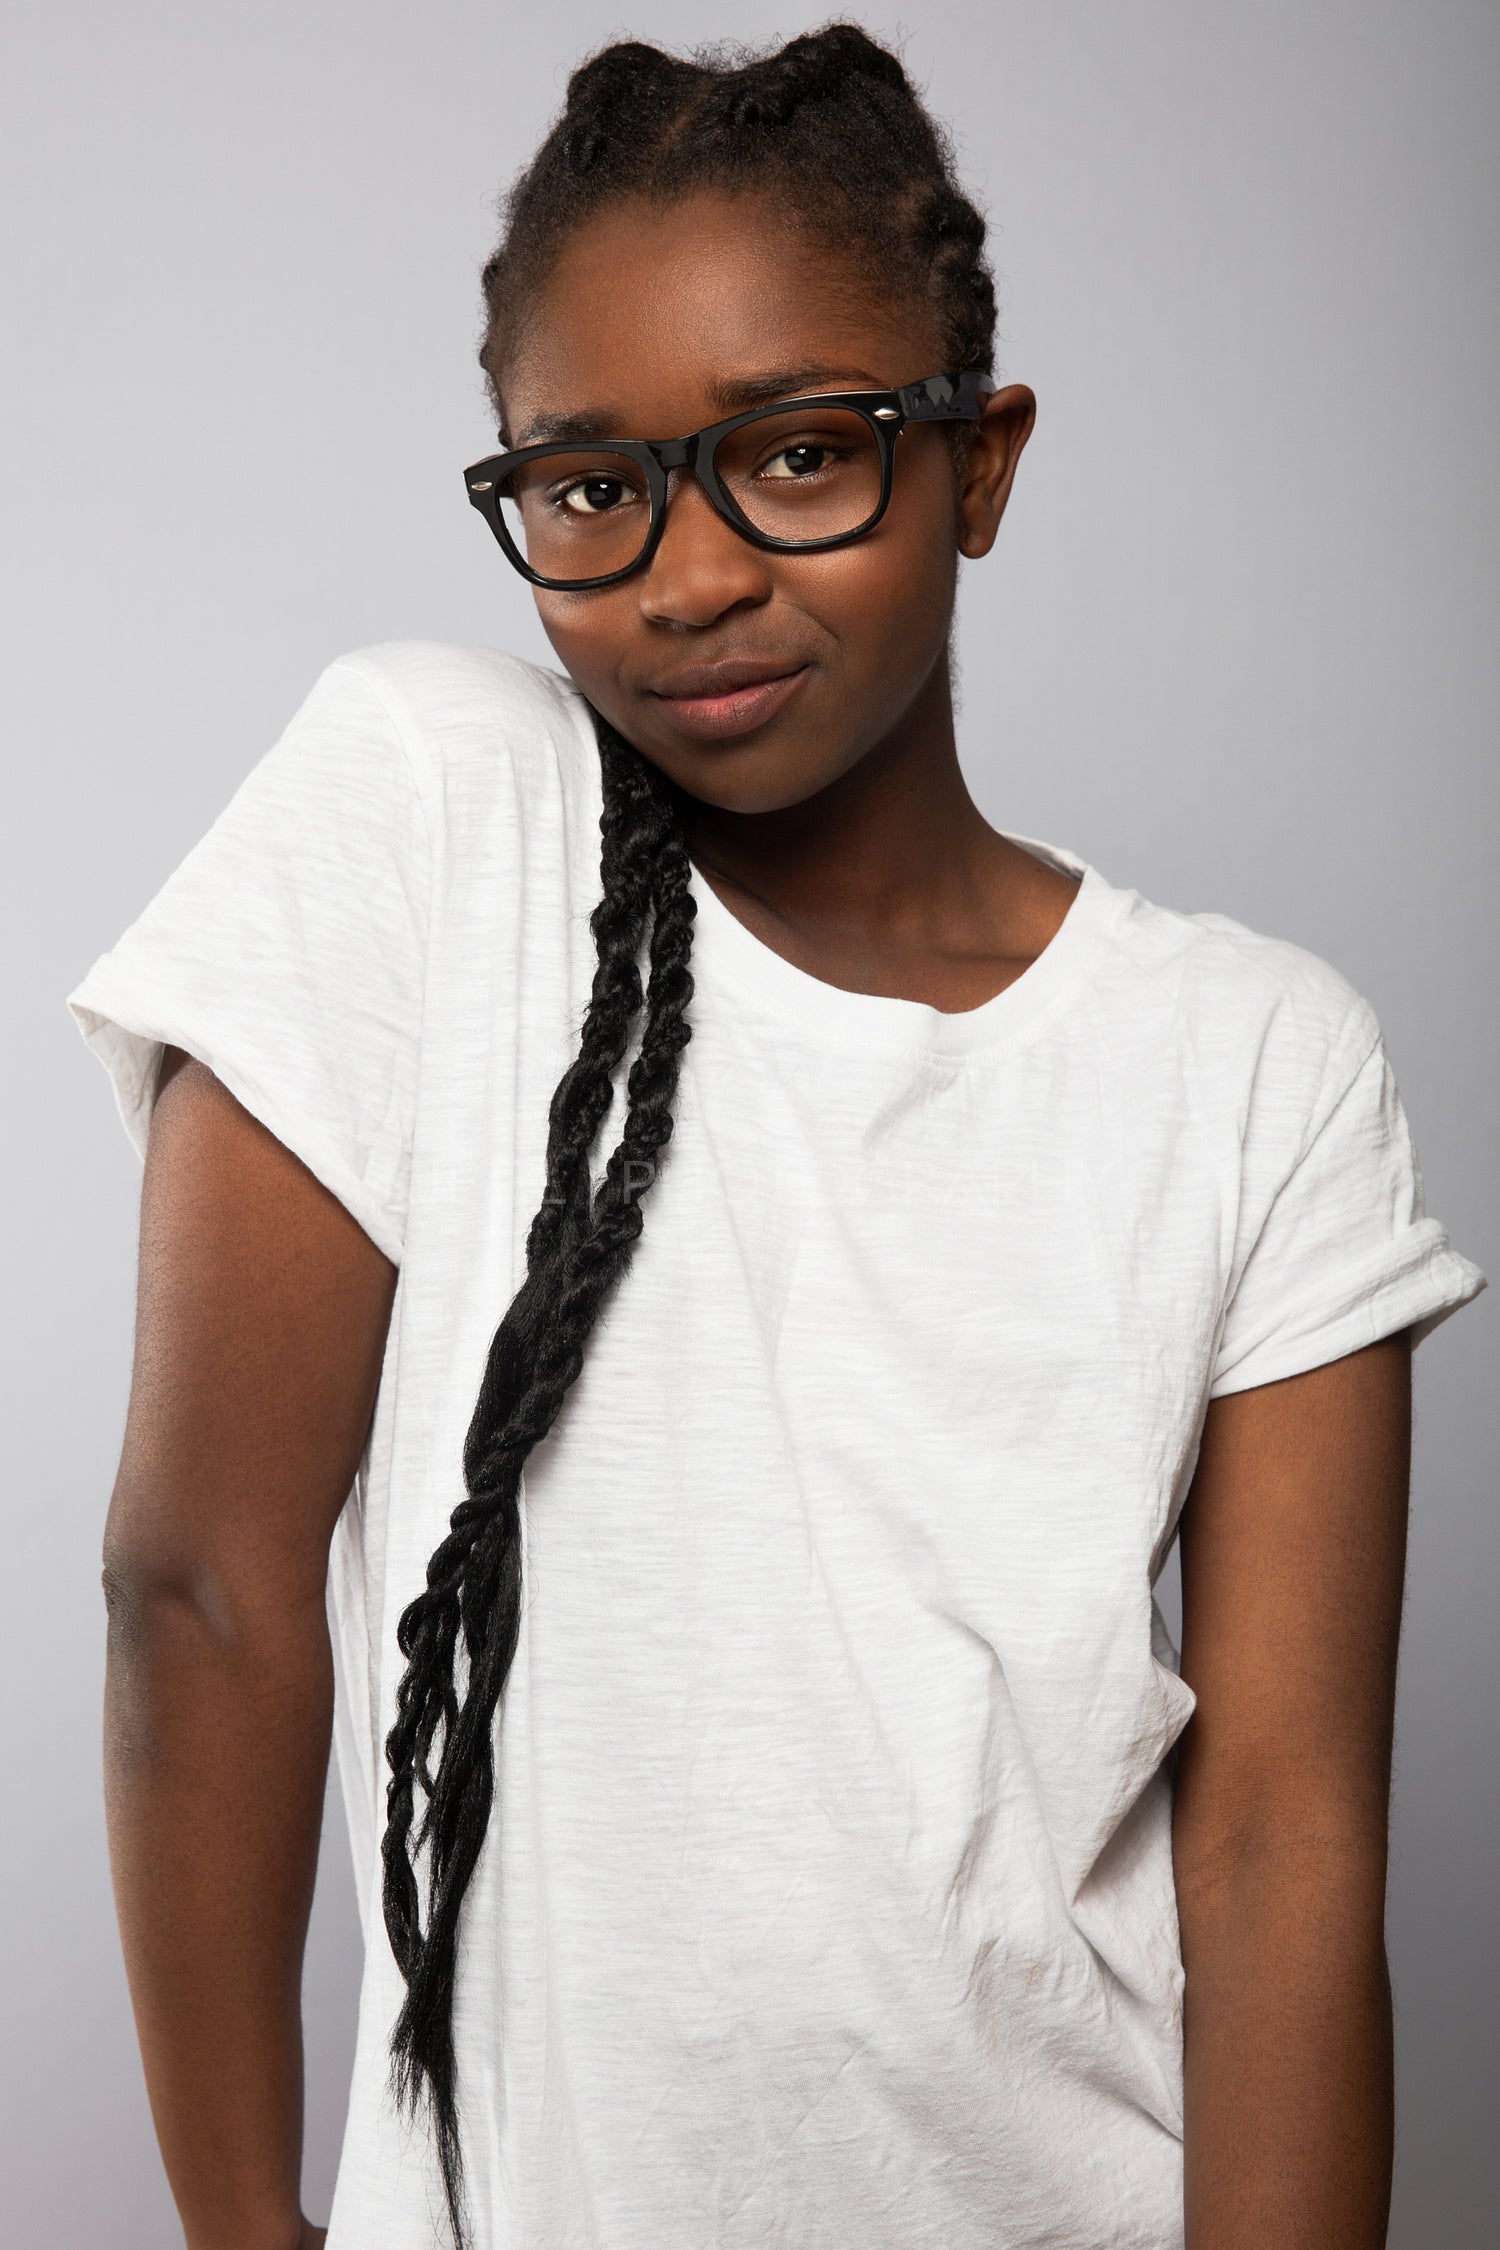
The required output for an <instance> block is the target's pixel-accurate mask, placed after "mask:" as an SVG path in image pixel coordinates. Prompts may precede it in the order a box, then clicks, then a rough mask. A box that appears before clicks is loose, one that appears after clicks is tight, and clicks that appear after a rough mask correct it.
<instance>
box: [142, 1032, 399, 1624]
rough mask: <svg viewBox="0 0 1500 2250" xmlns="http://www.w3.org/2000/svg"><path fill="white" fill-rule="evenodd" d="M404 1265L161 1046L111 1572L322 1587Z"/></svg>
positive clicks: (169, 1580)
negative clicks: (397, 1264)
mask: <svg viewBox="0 0 1500 2250" xmlns="http://www.w3.org/2000/svg"><path fill="white" fill-rule="evenodd" d="M395 1281H396V1269H395V1267H394V1266H393V1265H392V1264H391V1263H390V1261H389V1260H388V1259H387V1258H386V1257H385V1256H384V1255H383V1253H382V1252H381V1251H380V1250H378V1249H377V1248H376V1247H375V1245H374V1243H373V1242H372V1241H371V1240H370V1238H369V1237H368V1235H366V1234H365V1233H364V1232H363V1231H362V1229H361V1228H360V1227H359V1225H358V1224H357V1223H356V1222H355V1220H354V1219H353V1218H352V1217H351V1216H350V1214H349V1212H348V1211H347V1210H346V1209H345V1208H344V1207H343V1205H342V1204H341V1203H340V1202H339V1201H338V1200H337V1199H336V1198H335V1197H334V1196H333V1195H331V1194H330V1193H329V1192H328V1190H327V1189H326V1188H324V1187H322V1186H321V1185H320V1184H319V1183H318V1181H317V1180H315V1179H314V1178H313V1176H312V1174H311V1173H310V1172H309V1171H308V1170H307V1169H306V1168H305V1166H304V1165H303V1164H301V1163H300V1162H299V1161H298V1159H297V1158H296V1157H294V1156H292V1155H291V1154H290V1153H289V1152H288V1151H287V1149H286V1148H284V1147H283V1146H282V1144H281V1143H280V1142H279V1141H278V1140H276V1139H275V1138H274V1136H273V1135H272V1134H271V1133H269V1132H268V1131H267V1130H266V1129H265V1127H264V1126H262V1125H260V1124H259V1123H258V1122H257V1121H256V1120H255V1119H254V1118H253V1117H251V1116H250V1115H249V1113H248V1112H247V1111H246V1110H245V1109H244V1108H242V1107H241V1105H240V1104H239V1103H238V1102H237V1101H236V1100H235V1099H234V1098H233V1096H232V1095H230V1094H229V1093H227V1092H226V1091H225V1089H224V1087H223V1086H222V1085H220V1083H219V1081H218V1080H217V1079H216V1078H215V1077H214V1076H213V1074H212V1073H211V1072H210V1071H209V1070H207V1069H206V1068H205V1067H204V1065H203V1064H201V1063H199V1062H196V1061H193V1060H190V1059H189V1058H188V1057H187V1056H185V1055H183V1054H182V1053H181V1052H180V1051H179V1050H176V1049H172V1048H169V1049H168V1050H167V1051H166V1053H165V1055H164V1057H163V1062H162V1070H161V1076H160V1080H159V1090H158V1093H157V1099H156V1106H155V1109H154V1112H153V1115H152V1120H151V1129H150V1140H149V1144H148V1148H147V1152H146V1169H145V1181H144V1187H143V1192H142V1200H141V1246H140V1279H139V1293H138V1305H137V1321H136V1349H135V1367H134V1374H133V1378H132V1384H131V1394H130V1408H129V1413H128V1417H127V1421H126V1430H125V1440H124V1447H123V1452H122V1456H121V1462H120V1471H119V1476H118V1479H117V1482H116V1487H115V1492H114V1497H113V1500H112V1502H111V1506H110V1512H109V1522H108V1527H107V1531H106V1543H105V1544H106V1572H107V1575H108V1576H109V1577H110V1578H111V1579H112V1580H113V1581H115V1582H116V1583H117V1584H121V1585H124V1586H125V1587H130V1586H136V1585H140V1584H143V1583H144V1584H147V1585H158V1586H164V1587H167V1588H170V1589H171V1590H173V1591H175V1592H177V1593H179V1594H181V1595H182V1596H184V1597H185V1598H187V1599H189V1600H190V1601H193V1602H195V1603H197V1604H201V1605H204V1606H207V1607H209V1608H210V1609H212V1608H213V1607H214V1606H215V1605H216V1604H217V1603H218V1602H220V1601H223V1600H224V1599H225V1598H230V1599H232V1601H233V1602H234V1604H235V1606H239V1605H240V1604H241V1603H243V1602H246V1601H248V1602H250V1603H251V1604H252V1605H253V1604H254V1603H255V1602H256V1600H257V1599H264V1600H265V1601H266V1602H267V1603H268V1604H270V1605H274V1606H287V1607H295V1606H298V1605H301V1604H303V1603H307V1602H311V1601H314V1600H316V1601H319V1602H321V1598H322V1592H323V1584H324V1579H325V1575H326V1570H327V1557H328V1547H329V1541H330V1539H331V1537H332V1533H333V1527H334V1524H335V1522H336V1520H337V1518H338V1515H339V1512H340V1510H341V1508H342V1506H343V1503H344V1501H345V1499H346V1498H347V1496H348V1492H349V1489H350V1486H351V1485H352V1483H353V1481H354V1476H355V1473H356V1471H357V1469H358V1465H359V1461H360V1457H361V1454H362V1452H363V1449H364V1444H365V1440H366V1435H367V1432H368V1429H369V1423H370V1417H371V1413H372V1410H373V1407H374V1401H375V1393H376V1388H377V1385H378V1382H379V1376H380V1366H381V1360H382V1355H383V1350H384V1343H385V1335H386V1329H387V1325H388V1322H389V1318H390V1309H391V1302H392V1297H393V1294H394V1290H395Z"/></svg>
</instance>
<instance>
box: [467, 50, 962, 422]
mask: <svg viewBox="0 0 1500 2250" xmlns="http://www.w3.org/2000/svg"><path fill="white" fill-rule="evenodd" d="M852 181H857V182H858V183H859V185H858V192H857V193H856V192H855V191H854V190H853V189H852V188H851V185H850V183H851V182H852ZM702 188H717V189H720V190H728V191H729V192H732V193H733V192H746V191H754V192H758V193H760V194H763V195H766V196H767V197H770V198H773V199H775V200H777V201H778V202H780V203H781V204H782V206H783V207H784V208H785V209H786V210H788V211H790V212H791V213H792V215H793V216H794V217H795V218H796V219H797V220H798V222H799V223H800V224H802V225H805V226H808V227H810V228H818V227H821V228H822V229H823V230H824V231H825V232H826V234H827V236H828V239H829V240H830V241H831V242H832V243H833V244H834V245H835V246H836V247H837V249H838V251H839V253H840V254H841V256H843V257H845V258H846V259H852V260H853V261H854V262H855V263H856V264H857V265H858V266H859V267H860V268H861V269H862V270H863V272H864V274H865V276H866V277H867V279H868V280H869V282H870V284H871V286H872V287H874V288H876V289H878V290H879V292H880V293H881V294H882V295H884V296H887V297H889V296H892V295H897V296H907V297H910V298H911V299H912V300H913V301H914V302H916V303H918V304H923V305H925V306H927V307H928V308H929V310H930V311H931V313H932V315H933V317H934V320H935V322H936V325H937V327H938V329H939V332H940V335H941V338H942V345H943V357H944V363H945V365H946V366H948V367H951V368H954V369H957V368H962V367H988V366H989V364H990V359H991V355H992V353H993V351H994V339H995V285H994V279H993V276H992V275H991V272H990V269H989V265H988V263H987V261H986V258H985V254H984V240H985V225H984V219H983V217H982V215H981V214H980V212H979V211H978V210H977V209H976V207H975V205H974V204H973V203H972V202H971V201H970V199H969V198H968V197H967V196H966V195H965V194H964V191H963V188H962V187H961V185H960V184H959V180H958V175H957V172H956V169H955V166H954V160H953V152H952V149H951V147H950V145H949V142H948V140H947V137H946V135H945V134H944V133H943V131H942V129H941V127H940V126H939V125H938V124H937V122H936V121H935V120H934V119H933V118H932V117H931V116H930V115H929V114H928V112H927V110H926V109H925V108H924V107H923V104H922V102H921V100H920V99H919V98H918V95H917V93H916V91H915V89H914V88H913V86H912V83H911V81H910V79H909V78H908V77H907V75H906V72H905V70H904V69H903V67H902V65H901V62H900V60H899V58H898V57H897V56H895V55H894V54H892V53H891V51H890V49H889V48H888V47H882V46H881V45H880V44H879V43H878V42H877V41H876V40H874V39H872V38H871V37H870V35H869V33H868V32H866V31H862V30H861V29H860V28H859V26H858V25H857V24H849V23H835V24H829V25H828V26H827V27H826V28H825V29H824V30H822V31H815V32H808V33H805V34H804V35H803V36H802V37H801V38H798V39H793V40H790V41H789V42H788V43H787V45H786V46H784V47H782V48H780V49H778V50H777V51H776V52H775V53H773V54H761V55H757V54H753V53H748V54H747V53H744V52H740V51H734V50H706V51H705V52H704V53H702V54H700V55H698V56H695V57H693V58H692V59H689V60H684V59H683V58H681V57H679V56H676V55H669V54H665V53H663V51H662V50H661V49H660V48H659V47H649V46H646V45H644V44H643V43H642V42H640V41H639V40H626V41H622V42H620V43H618V44H616V45H614V46H611V47H605V48H604V49H602V50H601V52H600V53H598V54H596V55H594V56H593V57H591V58H590V60H589V61H587V62H585V63H584V64H582V65H581V67H580V68H579V69H578V70H576V71H575V72H574V73H573V76H572V78H571V79H570V80H569V82H568V98H567V102H566V105H565V107H564V109H563V112H562V115H561V117H559V119H558V120H557V122H556V124H555V125H554V126H553V128H552V130H551V132H550V133H549V134H548V136H547V138H546V139H545V140H544V141H543V143H542V145H541V147H540V148H539V149H538V151H537V153H536V155H535V157H534V158H533V159H532V161H531V163H530V164H529V165H528V166H527V168H526V170H525V171H524V172H523V173H522V174H521V176H520V178H519V179H518V180H517V181H516V182H515V184H514V186H513V187H512V188H511V191H510V194H509V196H508V198H507V200H506V204H505V226H504V233H503V235H502V238H501V241H500V245H499V247H498V248H497V250H496V251H495V254H494V256H493V257H492V258H491V259H490V260H489V263H488V264H487V265H486V266H485V269H484V276H483V280H484V299H485V311H486V323H485V333H484V338H483V342H482V344H481V347H480V354H479V357H480V362H481V365H482V366H483V368H484V370H485V374H486V376H487V378H488V381H489V385H490V392H491V396H492V399H493V402H494V405H495V410H496V415H497V418H498V420H499V422H500V424H501V427H502V428H503V427H504V421H505V409H504V401H503V395H502V386H503V379H504V372H505V367H506V363H507V361H508V359H509V357H510V354H511V352H512V350H513V348H514V346H515V343H516V339H517V337H518V335H519V333H520V329H521V326H522V324H523V322H524V320H525V318H526V314H527V310H528V308H529V306H530V304H531V303H532V301H533V299H534V297H535V295H536V293H537V290H538V288H539V286H540V285H541V283H542V282H543V281H544V280H545V277H546V274H547V272H548V270H549V268H550V266H551V264H552V262H553V259H554V258H555V256H556V253H557V250H558V248H559V246H560V244H561V243H562V242H563V241H564V240H565V239H566V237H567V236H568V235H570V234H571V233H572V232H573V231H574V230H575V229H576V228H578V227H579V226H580V225H582V224H583V223H584V222H585V221H586V220H587V219H589V218H590V217H592V216H593V215H594V214H595V213H596V212H598V211H602V210H604V209H605V208H607V207H608V206H609V205H611V204H614V203H616V202H619V201H621V200H624V199H628V198H631V197H635V198H639V199H642V200H645V201H652V202H664V201H669V200H671V199H672V198H674V197H678V196H682V195H685V194H688V193H691V192H692V191H693V190H694V189H702ZM960 442H961V440H960Z"/></svg>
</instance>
